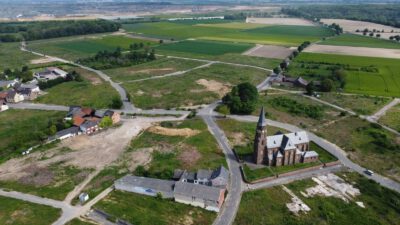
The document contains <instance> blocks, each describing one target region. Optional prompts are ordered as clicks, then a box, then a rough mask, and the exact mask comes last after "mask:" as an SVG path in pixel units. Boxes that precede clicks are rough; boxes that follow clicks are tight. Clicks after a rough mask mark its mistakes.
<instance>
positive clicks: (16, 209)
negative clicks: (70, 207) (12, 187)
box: [0, 196, 61, 225]
mask: <svg viewBox="0 0 400 225" xmlns="http://www.w3.org/2000/svg"><path fill="white" fill-rule="evenodd" d="M0 202H1V204H0V212H1V213H0V224H4V225H6V224H9V225H23V224H30V225H50V224H52V223H53V222H55V221H56V220H57V218H58V217H59V216H60V215H61V210H60V209H56V208H53V207H50V206H45V205H39V204H34V203H30V202H25V201H21V200H17V199H13V198H6V197H3V196H0Z"/></svg>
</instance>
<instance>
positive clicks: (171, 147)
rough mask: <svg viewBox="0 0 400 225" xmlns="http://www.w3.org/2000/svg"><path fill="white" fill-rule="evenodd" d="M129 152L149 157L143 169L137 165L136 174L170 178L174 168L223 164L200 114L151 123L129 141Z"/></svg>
mask: <svg viewBox="0 0 400 225" xmlns="http://www.w3.org/2000/svg"><path fill="white" fill-rule="evenodd" d="M128 153H131V154H139V153H142V155H148V156H147V157H144V158H150V160H149V161H148V164H146V165H145V168H146V169H145V171H143V170H142V169H143V168H139V167H138V169H136V170H135V174H136V175H138V176H147V177H154V178H160V179H172V177H173V172H174V170H175V169H186V170H189V171H197V169H216V168H217V167H219V166H221V165H224V166H225V167H226V161H225V158H224V154H223V152H222V151H221V149H220V148H219V146H218V144H217V142H216V141H215V139H214V137H213V136H212V135H211V134H210V133H209V131H208V129H207V126H206V124H205V123H204V122H203V121H202V120H201V119H200V118H194V119H189V120H185V121H183V122H179V123H177V122H174V123H173V122H164V123H161V126H153V127H150V128H149V129H147V130H146V131H145V132H144V133H143V134H142V135H141V136H139V137H138V138H136V139H134V140H133V141H132V142H131V145H130V147H129V149H128ZM142 158H143V156H142Z"/></svg>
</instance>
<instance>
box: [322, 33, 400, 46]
mask: <svg viewBox="0 0 400 225" xmlns="http://www.w3.org/2000/svg"><path fill="white" fill-rule="evenodd" d="M319 44H321V45H335V46H353V47H368V48H392V49H400V43H398V42H396V41H390V40H384V39H380V38H373V37H366V36H361V35H356V34H341V35H339V36H335V37H332V38H329V39H327V40H325V41H322V42H320V43H319Z"/></svg>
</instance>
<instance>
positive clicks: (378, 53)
mask: <svg viewBox="0 0 400 225" xmlns="http://www.w3.org/2000/svg"><path fill="white" fill-rule="evenodd" d="M304 52H309V53H322V54H336V55H351V56H364V57H379V58H393V59H400V49H387V48H370V47H353V46H336V45H319V44H313V45H311V46H310V47H308V48H306V49H305V50H304Z"/></svg>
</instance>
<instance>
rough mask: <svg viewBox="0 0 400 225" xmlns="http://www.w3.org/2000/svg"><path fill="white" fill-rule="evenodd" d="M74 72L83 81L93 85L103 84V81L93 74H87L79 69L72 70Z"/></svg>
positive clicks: (87, 72)
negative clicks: (80, 76) (79, 75)
mask: <svg viewBox="0 0 400 225" xmlns="http://www.w3.org/2000/svg"><path fill="white" fill-rule="evenodd" d="M74 70H75V71H76V72H78V73H79V74H81V75H82V76H83V77H84V78H85V79H87V80H89V81H90V82H91V83H92V84H93V85H99V84H102V83H103V80H102V79H101V78H100V77H99V76H98V75H97V74H95V73H93V72H89V71H87V70H84V69H81V68H74Z"/></svg>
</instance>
